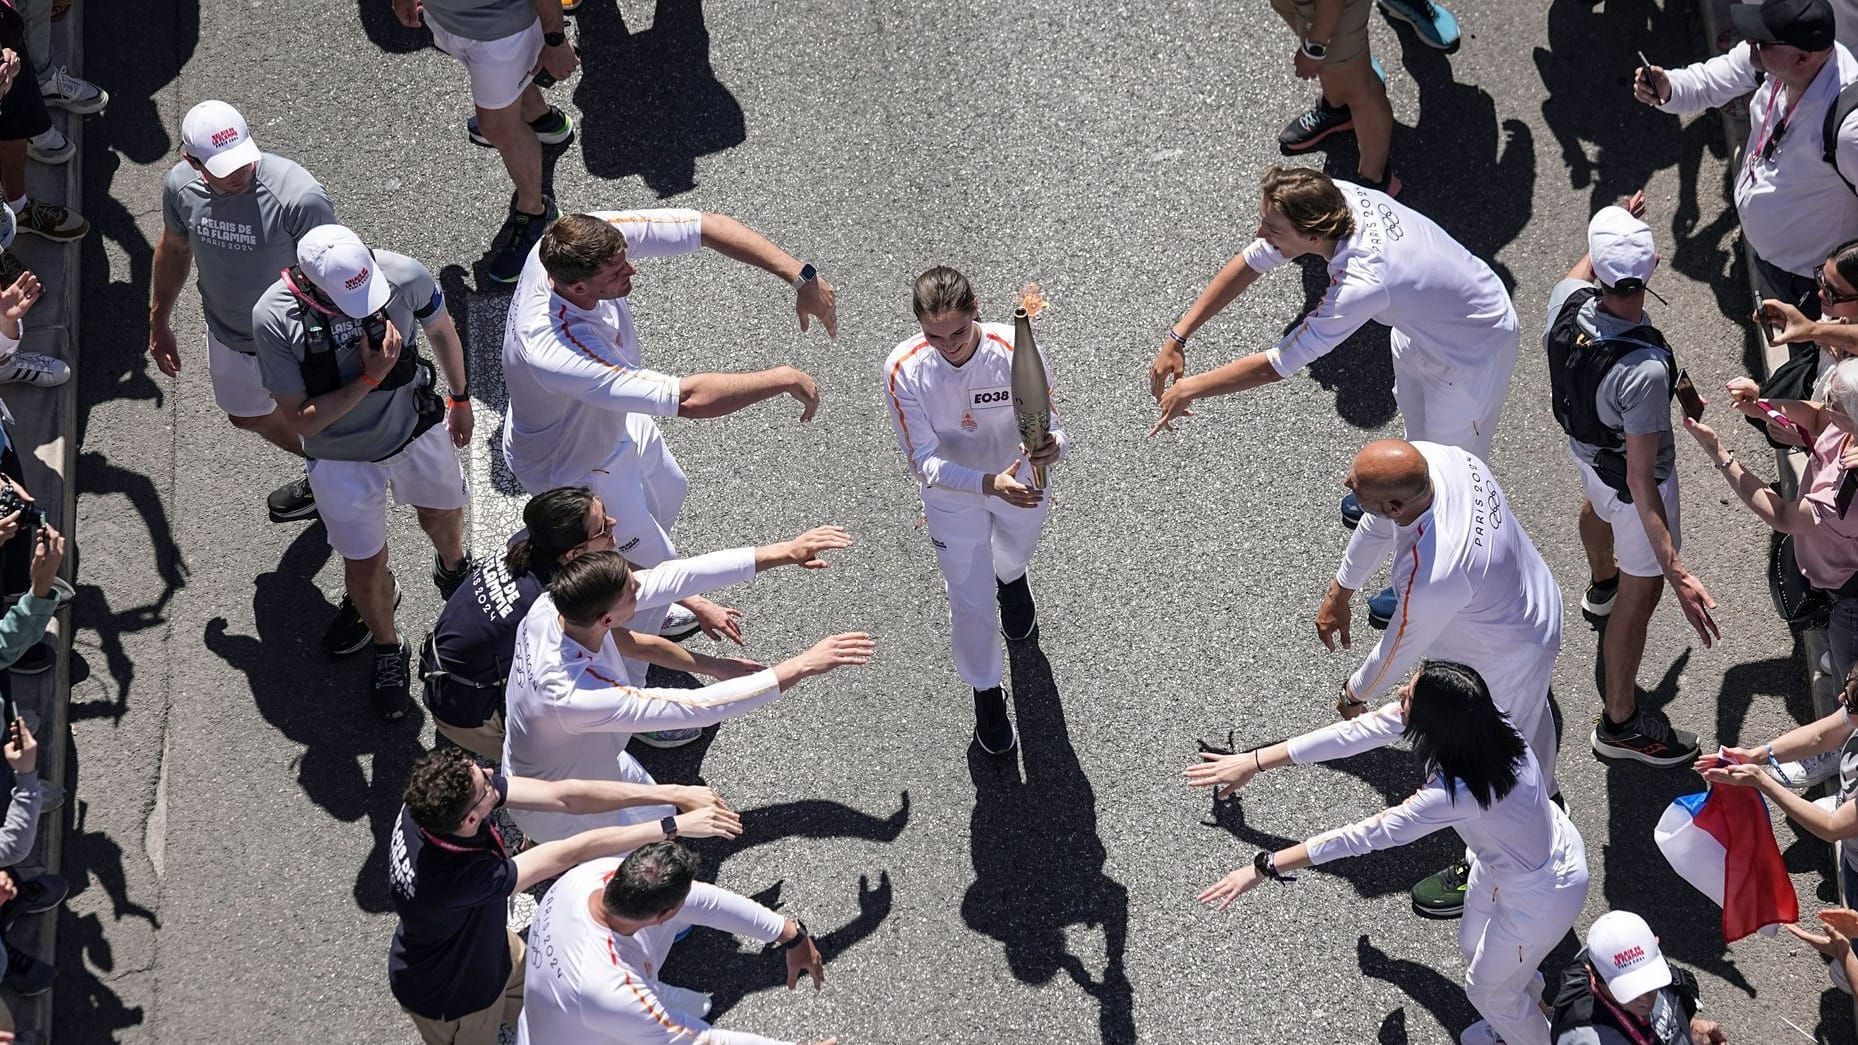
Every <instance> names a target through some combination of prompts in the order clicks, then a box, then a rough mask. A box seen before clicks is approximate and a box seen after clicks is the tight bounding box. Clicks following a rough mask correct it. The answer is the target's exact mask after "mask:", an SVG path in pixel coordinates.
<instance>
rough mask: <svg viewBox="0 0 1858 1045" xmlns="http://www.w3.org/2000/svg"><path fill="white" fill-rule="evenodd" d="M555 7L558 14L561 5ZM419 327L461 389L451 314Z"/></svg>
mask: <svg viewBox="0 0 1858 1045" xmlns="http://www.w3.org/2000/svg"><path fill="white" fill-rule="evenodd" d="M555 6H556V8H557V12H558V13H559V8H560V6H561V5H560V4H556V5H555ZM419 326H420V329H421V330H424V331H425V332H426V339H427V340H428V341H429V342H430V343H431V345H432V359H433V362H435V363H437V364H438V365H439V372H440V373H442V374H444V375H445V384H446V386H447V387H448V388H450V389H451V390H452V391H453V392H456V391H458V390H459V389H461V388H463V387H464V386H465V364H464V344H463V343H462V342H461V341H460V340H459V339H458V328H457V327H456V326H454V325H453V324H452V317H451V314H450V313H448V312H446V311H445V310H443V309H440V310H439V311H438V312H436V313H434V314H433V315H432V316H431V317H430V318H429V319H428V320H427V321H425V322H422V323H421V324H420V325H419Z"/></svg>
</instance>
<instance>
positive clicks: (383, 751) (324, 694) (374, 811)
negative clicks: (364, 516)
mask: <svg viewBox="0 0 1858 1045" xmlns="http://www.w3.org/2000/svg"><path fill="white" fill-rule="evenodd" d="M328 558H329V544H328V538H327V534H326V533H325V531H324V530H323V527H322V523H321V522H320V521H319V522H317V523H315V524H313V525H310V526H307V527H305V528H304V529H303V532H302V533H300V534H299V535H298V536H297V539H296V540H294V541H292V542H291V543H290V547H289V548H287V549H285V551H284V556H283V558H282V560H280V561H279V563H278V565H277V567H276V568H275V569H272V570H271V571H269V572H267V573H261V574H259V575H258V578H257V581H256V591H255V592H254V593H253V595H252V621H253V626H254V629H255V630H256V632H257V634H256V635H234V634H231V633H230V632H228V631H227V625H226V619H225V618H224V617H214V618H213V619H212V620H210V621H208V622H207V624H206V634H205V636H204V641H205V644H206V648H207V649H208V650H209V651H211V652H212V653H213V654H214V655H215V656H218V657H219V658H220V659H221V660H224V661H225V662H226V664H227V665H229V666H230V667H233V668H235V669H237V670H238V671H240V672H241V673H243V674H244V675H245V679H246V683H247V688H248V689H249V690H250V691H251V694H252V699H253V702H254V703H255V704H256V706H257V708H258V711H259V713H260V714H262V715H263V716H264V717H265V721H266V722H269V723H270V724H271V725H272V726H273V727H274V728H275V729H276V730H277V731H278V732H279V733H281V734H283V735H284V736H285V737H287V738H289V739H290V740H291V741H293V742H294V743H297V744H301V745H302V746H303V753H302V755H300V756H299V757H298V761H297V783H298V784H299V785H300V786H301V787H302V788H303V793H304V794H305V795H306V796H308V797H309V799H310V801H312V802H315V803H316V804H317V805H318V806H319V807H321V808H322V809H323V811H324V812H326V813H328V814H329V815H330V816H332V817H334V818H335V819H336V820H339V821H341V822H343V823H354V822H357V821H360V820H363V819H365V820H367V822H368V825H369V833H370V834H372V835H373V837H374V847H373V849H372V850H370V851H369V853H368V858H367V860H366V861H365V862H364V863H363V864H362V866H361V868H360V870H359V871H357V872H356V875H355V886H354V895H355V904H356V906H358V907H359V908H360V909H362V910H364V911H367V912H369V913H371V914H381V913H385V912H387V911H390V910H392V904H391V901H390V899H389V896H388V891H387V843H388V834H389V832H390V831H392V830H393V828H394V826H395V824H396V823H397V822H398V820H399V814H400V790H401V788H402V786H403V785H404V784H405V782H406V778H407V775H408V774H409V773H411V772H412V769H413V763H414V762H415V761H416V760H418V758H419V756H421V755H423V754H425V748H424V747H422V746H421V744H420V742H419V730H420V726H421V725H422V724H423V722H424V716H423V715H422V714H421V713H420V712H419V710H418V709H417V708H415V709H414V711H413V712H412V713H411V714H409V715H407V717H405V718H403V719H401V720H400V721H398V722H391V723H388V722H381V721H379V720H377V719H376V718H375V717H374V716H373V713H372V712H370V711H369V710H368V708H367V702H366V699H365V697H364V696H363V695H362V693H363V686H364V683H365V682H366V680H367V678H368V673H369V671H370V670H371V667H372V665H371V663H370V660H369V658H368V657H366V656H359V657H357V656H351V657H349V658H347V659H346V660H345V661H344V662H341V663H336V662H331V661H330V660H329V658H327V657H326V656H324V655H323V652H322V649H321V648H320V641H319V640H320V637H321V634H322V629H323V625H324V623H325V622H327V621H328V620H329V619H330V618H331V617H333V616H334V615H335V610H336V608H335V606H333V605H332V604H330V602H329V600H328V599H327V598H326V597H325V596H324V595H323V593H322V591H321V590H320V589H318V588H317V587H316V585H315V584H314V583H313V578H314V577H315V576H316V573H317V571H318V570H320V569H321V568H322V566H323V564H324V563H325V562H326V561H327V560H328ZM424 573H425V571H424V570H420V569H414V570H410V571H405V575H407V577H408V581H407V583H406V584H405V585H404V586H403V587H404V588H405V591H406V594H407V595H408V596H410V597H413V598H436V596H435V595H434V594H433V593H432V592H430V591H429V590H426V588H425V585H424V583H423V578H424ZM416 578H418V579H419V581H418V582H416V580H415V579H416ZM306 665H314V666H315V668H314V669H311V670H306Z"/></svg>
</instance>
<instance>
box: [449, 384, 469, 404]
mask: <svg viewBox="0 0 1858 1045" xmlns="http://www.w3.org/2000/svg"><path fill="white" fill-rule="evenodd" d="M445 401H446V402H448V403H450V404H452V405H453V406H470V405H471V389H470V388H466V389H465V390H464V391H462V392H453V393H452V394H451V395H448V396H446V397H445Z"/></svg>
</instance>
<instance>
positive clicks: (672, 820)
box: [658, 816, 677, 842]
mask: <svg viewBox="0 0 1858 1045" xmlns="http://www.w3.org/2000/svg"><path fill="white" fill-rule="evenodd" d="M658 826H659V827H661V828H663V829H664V840H665V841H667V842H669V841H670V840H671V839H673V838H676V837H677V817H675V816H667V817H665V818H664V819H663V820H660V821H658Z"/></svg>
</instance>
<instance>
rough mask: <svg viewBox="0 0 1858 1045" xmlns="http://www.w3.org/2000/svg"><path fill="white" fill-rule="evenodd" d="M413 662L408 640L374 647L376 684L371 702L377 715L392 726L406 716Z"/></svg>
mask: <svg viewBox="0 0 1858 1045" xmlns="http://www.w3.org/2000/svg"><path fill="white" fill-rule="evenodd" d="M412 659H413V651H412V649H411V648H409V647H408V646H407V644H406V640H405V639H401V640H400V641H399V642H391V643H386V644H381V643H376V644H375V645H374V680H373V681H372V682H371V683H369V685H368V699H369V701H370V702H371V703H372V704H373V705H374V713H375V714H377V715H379V716H380V717H381V718H383V719H385V720H387V721H388V722H392V721H394V720H395V719H399V718H403V717H405V715H406V708H407V684H408V683H407V679H408V676H409V672H408V670H407V669H408V666H409V665H410V664H411V662H412Z"/></svg>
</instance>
